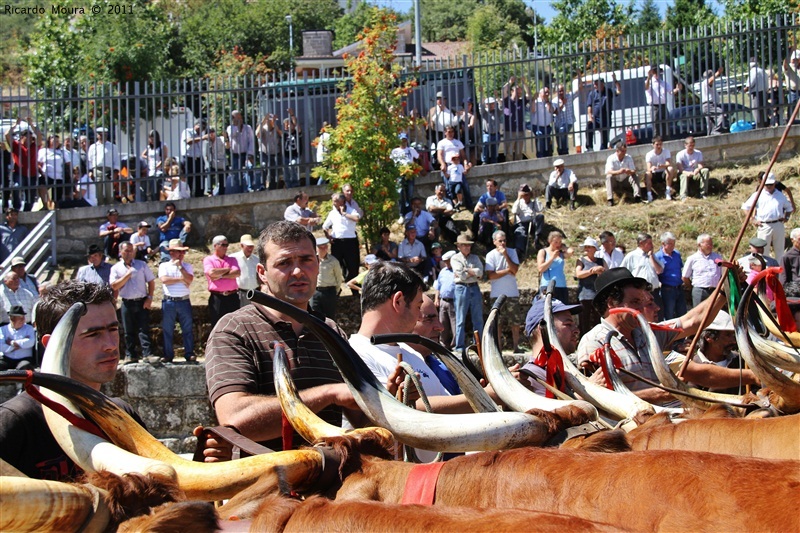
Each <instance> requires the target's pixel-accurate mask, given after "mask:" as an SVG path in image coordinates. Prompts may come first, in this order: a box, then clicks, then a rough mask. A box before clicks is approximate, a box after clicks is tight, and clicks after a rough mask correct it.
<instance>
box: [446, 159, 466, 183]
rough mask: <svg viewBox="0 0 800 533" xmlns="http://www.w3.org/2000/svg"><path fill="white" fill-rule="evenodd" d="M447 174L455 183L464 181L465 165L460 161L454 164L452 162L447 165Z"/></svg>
mask: <svg viewBox="0 0 800 533" xmlns="http://www.w3.org/2000/svg"><path fill="white" fill-rule="evenodd" d="M447 175H448V176H449V178H447V179H449V180H450V181H451V182H453V183H461V182H462V181H464V165H462V164H461V163H459V164H458V165H454V164H453V163H450V164H449V165H447Z"/></svg>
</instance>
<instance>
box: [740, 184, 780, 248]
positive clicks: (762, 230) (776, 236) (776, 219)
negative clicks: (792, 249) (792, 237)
mask: <svg viewBox="0 0 800 533" xmlns="http://www.w3.org/2000/svg"><path fill="white" fill-rule="evenodd" d="M775 182H776V179H775V174H773V173H772V172H770V173H769V176H767V180H766V182H765V186H764V190H762V191H761V195H759V196H758V203H756V195H757V194H758V191H756V192H754V193H753V194H752V195H750V198H748V199H747V201H746V202H745V203H743V204H742V211H744V212H745V213H748V212H749V211H750V209H751V208H752V207H753V204H756V208H755V212H754V213H753V218H752V219H751V220H750V222H751V223H752V224H753V225H754V226H755V227H756V228H758V233H757V236H758V237H759V238H761V239H764V240H765V241H767V245H766V247H765V248H764V251H765V252H766V253H767V254H770V247H772V248H773V249H774V250H775V252H774V255H775V259H776V260H777V261H778V262H780V261H781V259H782V258H783V249H784V246H786V228H785V227H784V225H783V223H784V221H786V220H787V219H788V218H789V217H790V216H791V214H792V204H791V202H789V200H787V199H786V196H784V194H783V193H782V192H781V191H779V190H777V189H776V187H775Z"/></svg>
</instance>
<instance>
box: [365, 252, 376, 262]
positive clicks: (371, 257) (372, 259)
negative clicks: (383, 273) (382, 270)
mask: <svg viewBox="0 0 800 533" xmlns="http://www.w3.org/2000/svg"><path fill="white" fill-rule="evenodd" d="M377 262H378V258H377V257H376V256H375V254H369V255H367V256H366V257H365V258H364V263H366V264H367V265H374V264H375V263H377Z"/></svg>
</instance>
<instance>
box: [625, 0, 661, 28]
mask: <svg viewBox="0 0 800 533" xmlns="http://www.w3.org/2000/svg"><path fill="white" fill-rule="evenodd" d="M634 19H635V22H634V23H633V27H632V30H633V31H634V32H635V33H650V32H655V31H659V30H661V29H662V28H663V25H664V23H663V21H662V20H661V13H660V12H659V10H658V6H657V5H656V2H655V0H644V1H643V2H642V5H641V6H640V7H639V9H637V10H636V14H635V16H634Z"/></svg>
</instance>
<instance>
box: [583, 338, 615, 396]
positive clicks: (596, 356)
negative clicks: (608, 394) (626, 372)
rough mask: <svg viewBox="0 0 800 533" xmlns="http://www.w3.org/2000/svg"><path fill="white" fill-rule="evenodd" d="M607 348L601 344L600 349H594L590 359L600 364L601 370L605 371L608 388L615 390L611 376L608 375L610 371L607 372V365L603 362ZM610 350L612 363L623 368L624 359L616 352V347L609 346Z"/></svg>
mask: <svg viewBox="0 0 800 533" xmlns="http://www.w3.org/2000/svg"><path fill="white" fill-rule="evenodd" d="M605 349H606V345H605V344H603V345H602V346H600V347H599V348H598V349H596V350H595V351H594V353H593V354H591V355H590V356H589V361H591V362H592V363H594V364H596V365H597V366H599V367H600V370H602V371H603V377H604V378H605V380H606V388H607V389H611V390H614V387H613V386H612V385H611V377H610V376H609V375H608V372H606V366H605V365H604V364H603V359H604V358H605V356H606V353H605ZM608 350H609V353H610V354H611V363H612V364H613V365H614V368H622V360H621V359H620V358H619V356H618V355H617V354H616V352H614V348H612V347H611V346H609V347H608Z"/></svg>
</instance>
